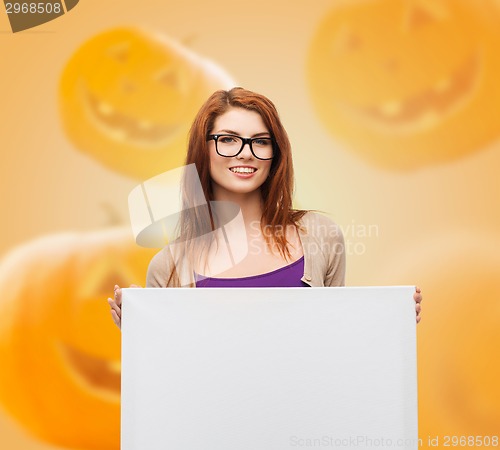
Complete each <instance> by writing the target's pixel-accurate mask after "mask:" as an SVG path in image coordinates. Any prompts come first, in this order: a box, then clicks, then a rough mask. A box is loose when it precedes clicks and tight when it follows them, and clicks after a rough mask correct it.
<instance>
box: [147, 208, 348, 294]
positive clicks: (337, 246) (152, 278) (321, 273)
mask: <svg viewBox="0 0 500 450" xmlns="http://www.w3.org/2000/svg"><path fill="white" fill-rule="evenodd" d="M298 232H299V238H300V242H301V244H302V249H303V251H304V275H303V277H302V278H301V280H302V281H303V282H304V283H306V284H308V285H309V286H344V284H345V266H346V261H345V246H344V236H343V235H342V231H341V229H340V227H338V225H337V224H336V223H335V222H333V221H332V220H331V219H329V218H328V217H326V216H324V215H322V214H318V213H316V212H312V211H309V212H308V213H306V214H305V215H304V216H303V217H302V219H301V220H300V221H299V227H298ZM173 264H174V260H173V257H172V254H171V252H170V250H169V247H168V246H166V247H165V248H163V249H162V250H160V252H158V253H157V254H156V255H155V256H154V257H153V259H152V260H151V262H150V264H149V268H148V273H147V277H146V287H167V286H166V282H167V280H168V278H169V276H170V272H171V270H172V267H173ZM179 279H180V282H181V286H183V287H194V286H195V279H194V273H193V270H192V268H190V267H189V266H188V265H187V264H182V265H181V267H180V269H179Z"/></svg>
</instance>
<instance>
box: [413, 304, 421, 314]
mask: <svg viewBox="0 0 500 450" xmlns="http://www.w3.org/2000/svg"><path fill="white" fill-rule="evenodd" d="M415 310H416V311H417V313H418V314H420V311H422V306H421V305H420V303H417V306H416V307H415Z"/></svg>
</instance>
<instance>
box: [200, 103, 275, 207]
mask: <svg viewBox="0 0 500 450" xmlns="http://www.w3.org/2000/svg"><path fill="white" fill-rule="evenodd" d="M210 134H233V135H237V136H241V137H244V138H253V137H271V134H270V133H269V130H268V129H267V127H266V126H265V125H264V121H263V120H262V117H261V116H260V114H259V113H258V112H255V111H249V110H247V109H243V108H231V109H229V110H227V111H226V112H225V113H224V114H221V115H220V116H219V117H217V118H216V119H215V123H214V128H213V130H211V131H210ZM209 149H210V175H211V177H212V183H213V190H214V194H215V196H216V198H220V197H221V196H224V193H238V194H247V193H251V192H254V191H256V190H258V189H259V188H260V186H262V184H263V183H264V181H266V178H267V176H268V175H269V170H270V169H271V161H272V160H270V159H269V160H261V159H258V158H256V157H255V156H254V155H253V154H252V152H251V151H250V146H249V145H248V144H246V145H245V146H244V147H243V150H242V151H241V153H240V154H239V155H237V156H233V157H230V158H228V157H224V156H220V155H218V154H217V151H216V148H215V141H214V140H211V141H209Z"/></svg>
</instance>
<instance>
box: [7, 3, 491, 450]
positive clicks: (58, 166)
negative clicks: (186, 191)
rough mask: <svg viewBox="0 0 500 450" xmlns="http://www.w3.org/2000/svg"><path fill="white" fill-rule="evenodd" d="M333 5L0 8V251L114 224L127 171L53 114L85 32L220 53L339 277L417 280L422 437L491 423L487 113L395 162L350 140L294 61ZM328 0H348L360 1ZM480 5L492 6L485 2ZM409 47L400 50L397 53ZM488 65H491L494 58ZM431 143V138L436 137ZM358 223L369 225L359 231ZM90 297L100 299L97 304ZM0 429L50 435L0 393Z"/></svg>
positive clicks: (302, 65) (303, 58)
mask: <svg viewBox="0 0 500 450" xmlns="http://www.w3.org/2000/svg"><path fill="white" fill-rule="evenodd" d="M422 2H423V3H424V4H428V3H431V4H432V3H436V2H437V3H443V4H445V5H446V2H444V1H443V2H441V1H440V0H436V2H433V1H432V0H422ZM336 3H338V2H334V1H332V0H329V1H326V0H315V1H314V2H290V1H286V2H285V1H274V2H270V1H262V0H256V1H253V2H251V4H249V3H247V2H245V3H235V2H234V1H229V0H214V1H212V2H201V1H185V2H183V4H182V6H181V5H180V3H177V4H175V3H174V4H172V3H166V2H164V1H160V0H156V1H155V0H147V1H141V2H132V1H129V0H121V1H113V0H107V1H105V2H103V1H97V0H82V1H81V2H80V3H79V4H78V5H77V7H75V8H74V9H73V10H72V11H70V12H69V13H68V14H65V15H64V16H62V17H60V18H59V19H57V20H54V21H52V22H49V23H47V24H44V25H41V26H39V27H37V28H34V29H31V30H27V31H24V32H20V33H16V34H13V33H12V32H11V31H10V27H9V23H8V20H7V18H6V15H4V14H3V13H2V15H1V16H0V40H1V45H0V61H1V62H2V63H1V75H0V77H1V81H2V82H1V83H0V98H1V99H2V110H1V111H2V112H1V114H2V117H1V121H0V130H1V132H0V139H1V141H0V142H1V144H0V145H1V148H2V156H3V159H4V163H3V164H2V165H1V166H0V171H1V174H0V183H1V192H2V196H1V200H0V201H1V207H2V211H4V213H3V217H4V220H3V223H2V234H1V235H0V255H7V254H8V252H10V251H12V250H13V249H15V248H16V247H18V246H19V245H21V244H24V243H26V242H29V241H30V240H31V239H34V238H36V237H39V236H43V235H47V234H54V233H61V232H64V231H68V230H71V231H73V230H75V231H81V232H92V231H93V230H99V229H104V228H106V227H109V226H110V221H112V222H115V223H116V222H119V223H122V224H127V223H128V211H127V195H128V193H129V192H130V190H131V189H132V188H133V187H135V186H136V184H137V180H134V179H132V178H129V177H128V176H126V175H122V174H120V173H117V172H114V171H113V170H110V169H108V168H106V167H104V166H103V165H101V164H100V163H99V161H98V160H97V159H93V158H90V157H88V156H87V155H85V154H84V153H82V152H80V151H78V150H77V149H76V148H75V145H74V144H73V143H72V142H71V140H70V139H69V138H68V137H67V136H66V135H65V133H64V131H63V128H62V125H61V117H60V115H59V111H58V87H59V82H60V78H61V73H62V70H63V68H64V67H65V64H66V63H67V61H68V59H69V58H70V57H71V55H72V54H73V53H74V52H75V51H76V50H77V49H78V47H79V46H80V45H82V43H84V42H85V41H86V40H88V39H90V38H91V37H93V36H94V35H96V34H97V33H100V32H102V31H105V30H108V29H110V28H113V27H117V26H122V25H134V26H141V27H143V28H145V29H146V30H150V31H154V32H160V33H164V34H165V35H167V36H169V37H171V38H174V39H175V40H178V41H179V42H181V43H183V45H186V46H187V47H188V48H189V49H191V50H192V51H194V52H196V53H198V54H200V55H202V56H203V57H206V58H209V59H211V60H212V61H214V62H215V63H216V64H218V65H220V66H221V67H222V68H224V69H225V70H226V71H227V72H228V73H229V74H230V75H231V76H232V77H233V78H234V79H235V80H236V82H237V85H240V86H243V87H245V88H247V89H250V90H254V91H257V92H260V93H263V94H264V95H267V96H268V97H270V98H271V99H272V100H273V102H274V103H275V104H276V105H277V107H278V109H279V111H280V114H281V117H282V119H283V122H284V124H285V127H286V129H287V130H288V133H289V135H290V139H291V141H292V147H293V152H294V164H295V165H294V167H295V171H296V187H297V188H296V189H297V190H296V200H297V203H298V205H299V206H300V207H303V208H307V209H320V210H323V211H326V212H328V213H330V214H331V216H332V217H333V218H334V219H335V220H336V221H337V222H338V223H339V224H340V225H341V226H342V227H343V229H344V233H345V237H346V241H347V242H348V245H350V246H351V247H350V248H351V249H352V251H351V252H349V253H348V273H347V284H348V285H386V284H387V285H389V284H417V285H419V286H421V287H422V290H423V295H424V312H423V320H422V323H421V324H420V325H419V326H418V344H419V360H418V363H419V405H420V409H419V413H420V416H419V420H420V436H421V437H422V438H423V439H424V444H425V442H426V439H427V436H428V435H433V436H437V435H439V436H441V437H442V438H443V436H445V435H460V434H465V435H483V436H484V435H487V434H489V435H491V434H492V433H493V432H494V430H495V429H496V431H497V433H498V430H500V428H498V426H497V427H496V428H495V424H498V423H500V387H499V385H498V382H497V381H495V380H498V379H500V363H499V362H498V351H499V349H500V335H499V333H498V331H497V330H498V329H500V301H499V300H498V299H499V298H500V297H499V296H498V294H497V292H499V290H500V289H499V288H500V286H499V280H500V265H499V258H498V256H497V255H496V254H497V252H498V250H499V245H498V244H499V242H500V233H499V231H498V230H499V229H500V213H499V205H500V185H499V181H498V167H500V143H499V141H498V138H499V137H500V127H499V130H498V133H496V134H495V133H493V135H492V136H491V139H490V140H489V141H488V142H487V143H485V144H483V145H481V146H479V147H477V148H473V149H470V151H469V153H468V154H467V155H465V156H461V157H458V156H457V157H449V158H447V159H446V160H444V161H440V162H432V163H426V164H422V165H419V164H416V165H415V168H410V169H406V170H399V169H394V168H391V167H384V165H383V164H374V163H373V161H371V160H370V159H369V158H364V157H363V156H362V155H359V154H358V153H356V152H353V151H351V148H350V146H349V143H348V142H345V141H344V140H343V139H342V138H341V137H338V138H337V137H336V136H335V135H334V132H332V131H331V130H329V129H328V127H327V126H325V117H321V113H318V111H317V110H316V107H315V105H314V103H313V100H312V98H311V92H310V86H309V83H311V82H313V81H311V75H310V73H309V72H308V70H307V64H308V55H309V53H310V51H311V45H312V42H313V38H314V36H315V32H316V30H317V29H318V27H319V26H320V24H321V23H322V21H323V20H325V18H327V17H328V16H329V15H330V14H332V10H333V9H332V8H333V5H334V4H336ZM340 3H341V4H342V5H343V6H347V7H350V6H351V4H352V5H353V7H354V6H355V5H359V4H363V3H364V2H360V1H358V0H352V1H351V2H350V1H342V2H340ZM367 3H370V4H372V5H373V4H375V5H376V4H377V3H379V4H380V8H381V9H382V11H384V8H386V9H387V12H388V13H389V11H392V8H394V7H395V6H394V5H395V4H396V3H406V4H409V3H411V2H410V0H408V1H406V2H405V1H403V0H401V1H400V0H393V1H388V0H386V1H384V0H380V1H368V0H367ZM413 3H415V2H413ZM416 3H419V2H416ZM470 3H473V2H472V1H471V2H470ZM491 5H494V6H495V7H498V5H497V4H496V3H495V2H494V1H493V0H492V1H491ZM396 6H397V5H396ZM424 9H425V6H424ZM2 11H3V9H2ZM490 18H491V20H496V19H497V18H496V16H491V15H490ZM346 20H354V19H352V18H347V19H346ZM447 20H453V16H450V17H448V19H447ZM498 25H500V20H498ZM374 26H376V24H375V25H374ZM429 26H438V25H436V24H430V25H429ZM394 34H395V35H394V39H393V41H394V44H393V45H394V46H395V48H396V47H397V45H398V36H397V33H396V31H395V32H394ZM416 39H417V38H416ZM434 39H435V40H436V46H437V44H438V43H439V46H440V48H442V47H443V46H444V45H448V46H449V49H450V52H455V51H457V49H456V48H455V47H454V46H458V45H460V40H459V39H453V38H452V37H450V36H448V35H445V34H443V35H442V36H440V35H439V33H438V34H437V35H436V36H435V37H434ZM367 45H369V43H368V44H367ZM428 49H429V50H428V51H429V52H431V51H432V46H429V47H428ZM385 50H387V52H392V50H393V49H392V48H387V49H384V48H382V49H379V50H378V51H379V54H380V57H381V58H385V57H386V55H384V54H383V52H384V51H385ZM423 54H424V55H425V52H423ZM412 57H415V56H414V55H411V54H407V55H403V56H401V55H400V56H399V58H400V61H399V64H401V65H404V64H405V63H406V60H405V59H406V58H407V59H408V61H411V58H412ZM425 62H426V60H425V59H423V63H425ZM483 69H484V70H485V71H494V70H497V69H498V66H496V65H491V66H488V65H485V66H484V67H483ZM333 70H335V67H333ZM422 70H423V71H425V66H423V67H422ZM494 75H495V74H494ZM496 75H497V79H500V72H499V73H498V74H496ZM410 78H411V77H410ZM417 78H418V77H415V80H417ZM437 81H439V80H437ZM405 83H406V84H405V87H406V89H408V91H409V92H408V95H410V94H412V93H415V92H416V91H417V90H418V89H419V88H421V87H419V86H412V85H411V79H410V80H409V81H408V80H406V81H405ZM396 87H397V86H396ZM400 91H401V90H400V89H399V92H400ZM481 106H482V105H478V106H475V108H476V110H475V112H474V117H477V118H478V119H477V120H480V118H483V120H485V121H487V120H491V117H492V115H494V116H498V110H499V109H498V106H500V105H496V106H497V108H496V109H493V108H492V107H490V105H489V106H488V107H484V108H483V107H481ZM463 107H464V108H467V105H465V106H463ZM326 122H328V118H326ZM474 123H475V122H474V121H464V122H463V123H462V124H461V129H460V131H461V133H462V132H463V131H464V130H465V131H466V132H467V133H469V134H470V135H473V134H474V133H475V132H476V129H475V127H474ZM341 142H343V143H341ZM434 145H436V148H439V142H435V143H434ZM402 151H404V149H402ZM368 229H370V230H372V231H371V232H370V233H369V235H367V236H366V235H365V234H366V233H365V232H366V230H368ZM363 230H365V232H363ZM375 230H376V232H375ZM348 248H349V247H348ZM142 282H143V283H144V280H142ZM111 289H112V285H110V293H111ZM102 301H103V307H102V313H103V314H108V312H107V305H106V303H105V298H103V300H102ZM0 308H1V302H0ZM116 333H118V331H117V330H116ZM115 338H116V336H115ZM457 348H458V349H459V350H460V351H459V350H457ZM479 350H480V351H479ZM2 370H3V369H2ZM31 376H32V377H36V374H32V375H31ZM450 380H453V383H450V382H449V381H450ZM25 382H26V383H28V382H29V381H28V378H27V379H26V381H25ZM0 403H1V402H0ZM77 407H78V405H75V408H77ZM61 414H62V415H64V410H63V409H61ZM85 420H87V418H86V417H82V418H81V421H85ZM89 420H90V419H89ZM80 426H81V423H80ZM0 435H1V436H2V443H3V444H4V446H5V448H13V449H17V448H19V449H20V448H23V449H28V450H35V449H37V450H41V449H50V448H56V447H55V446H51V444H50V443H46V442H42V441H39V440H38V439H37V438H36V437H34V436H32V435H31V434H29V433H28V432H26V431H25V430H24V429H23V428H22V426H20V424H19V423H18V422H17V421H15V420H14V419H12V418H11V417H10V416H9V415H8V414H7V413H5V412H3V410H2V409H1V405H0ZM77 448H78V447H77ZM82 448H84V447H82ZM115 448H118V443H117V446H116V447H115Z"/></svg>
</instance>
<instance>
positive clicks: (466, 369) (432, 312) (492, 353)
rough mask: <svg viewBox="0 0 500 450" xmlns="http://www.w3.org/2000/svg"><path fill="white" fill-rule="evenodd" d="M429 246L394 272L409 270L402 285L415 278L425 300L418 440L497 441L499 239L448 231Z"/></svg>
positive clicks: (499, 415)
mask: <svg viewBox="0 0 500 450" xmlns="http://www.w3.org/2000/svg"><path fill="white" fill-rule="evenodd" d="M427 245H428V247H426V246H427ZM426 246H422V245H420V246H418V247H417V249H415V251H411V249H407V252H406V253H407V254H408V255H410V256H409V257H408V258H409V259H410V261H409V262H408V263H406V262H405V261H404V260H402V259H401V258H400V259H399V260H398V262H397V266H396V267H398V268H397V269H396V270H395V271H398V270H400V268H401V267H405V266H406V269H405V270H406V275H405V278H404V280H405V281H406V280H410V279H413V280H415V279H416V278H415V277H417V279H418V283H419V285H420V286H422V291H423V296H424V305H423V313H422V322H421V323H420V324H419V329H418V372H419V373H418V377H419V378H418V383H419V432H420V435H421V436H422V437H424V436H427V435H431V436H437V435H440V436H441V437H442V436H444V435H449V436H453V435H454V436H492V435H497V434H498V424H499V423H500V385H499V383H498V380H499V379H500V360H499V359H498V349H499V348H500V299H499V296H498V292H499V291H500V256H499V255H498V248H499V246H500V240H499V237H498V236H478V235H472V234H469V233H464V234H459V235H456V236H454V235H453V233H452V232H450V233H449V234H448V235H446V236H441V237H439V239H436V241H435V242H426ZM391 273H392V279H393V280H396V281H397V282H399V281H401V279H400V278H398V277H397V275H396V278H395V274H394V271H392V272H391ZM425 440H426V439H424V441H425Z"/></svg>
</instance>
